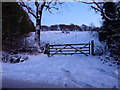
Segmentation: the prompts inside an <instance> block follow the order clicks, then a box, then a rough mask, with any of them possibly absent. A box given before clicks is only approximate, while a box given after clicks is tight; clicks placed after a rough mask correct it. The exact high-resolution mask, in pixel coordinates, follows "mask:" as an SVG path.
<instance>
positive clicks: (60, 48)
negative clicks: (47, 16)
mask: <svg viewBox="0 0 120 90" xmlns="http://www.w3.org/2000/svg"><path fill="white" fill-rule="evenodd" d="M45 53H46V54H47V55H48V56H53V55H55V54H63V55H73V54H84V55H86V56H88V55H90V54H92V55H94V41H91V42H89V43H80V44H58V45H50V44H46V50H45Z"/></svg>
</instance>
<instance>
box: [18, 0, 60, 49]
mask: <svg viewBox="0 0 120 90" xmlns="http://www.w3.org/2000/svg"><path fill="white" fill-rule="evenodd" d="M19 3H20V5H22V6H23V7H25V8H26V9H27V11H28V13H30V14H31V15H32V16H33V17H34V18H35V19H36V31H35V41H36V42H37V44H38V47H40V30H41V20H42V14H43V9H44V8H45V9H46V10H48V11H49V12H50V13H52V12H51V9H56V10H58V8H57V7H56V5H57V4H62V3H61V2H58V1H57V0H50V1H49V2H47V0H34V5H35V7H36V12H35V13H34V10H33V9H32V8H31V7H30V6H28V5H27V4H26V3H25V2H24V0H21V1H20V2H19Z"/></svg>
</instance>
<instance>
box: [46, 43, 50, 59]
mask: <svg viewBox="0 0 120 90" xmlns="http://www.w3.org/2000/svg"><path fill="white" fill-rule="evenodd" d="M49 46H50V45H49V44H46V54H47V55H48V57H49V56H50V50H49Z"/></svg>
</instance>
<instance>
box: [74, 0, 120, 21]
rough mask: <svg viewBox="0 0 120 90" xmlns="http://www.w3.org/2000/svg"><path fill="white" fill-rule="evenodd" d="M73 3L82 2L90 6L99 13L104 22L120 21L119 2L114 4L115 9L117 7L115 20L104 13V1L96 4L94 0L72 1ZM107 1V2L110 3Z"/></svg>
mask: <svg viewBox="0 0 120 90" xmlns="http://www.w3.org/2000/svg"><path fill="white" fill-rule="evenodd" d="M74 1H77V2H82V3H85V4H90V5H91V7H92V8H93V9H94V10H95V11H96V12H100V13H101V15H102V16H103V17H104V18H105V19H106V20H109V21H114V20H120V1H119V2H118V3H117V4H116V7H117V11H116V12H117V15H116V16H117V17H116V18H115V19H111V18H110V17H109V16H108V15H107V14H106V13H105V9H104V4H105V3H106V2H105V1H102V2H99V1H98V2H97V1H96V0H91V1H88V2H87V1H84V0H74ZM110 1H111V2H112V0H110ZM110 1H109V2H110Z"/></svg>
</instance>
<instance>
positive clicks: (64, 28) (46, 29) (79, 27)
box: [41, 24, 100, 31]
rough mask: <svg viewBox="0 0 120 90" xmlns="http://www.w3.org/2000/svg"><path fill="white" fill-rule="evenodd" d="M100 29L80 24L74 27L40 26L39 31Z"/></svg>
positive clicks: (60, 25)
mask: <svg viewBox="0 0 120 90" xmlns="http://www.w3.org/2000/svg"><path fill="white" fill-rule="evenodd" d="M99 29H100V28H99V27H95V26H94V27H93V26H87V25H85V24H82V25H81V26H79V25H75V24H70V25H66V24H59V25H51V26H46V25H42V26H41V31H98V30H99Z"/></svg>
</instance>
